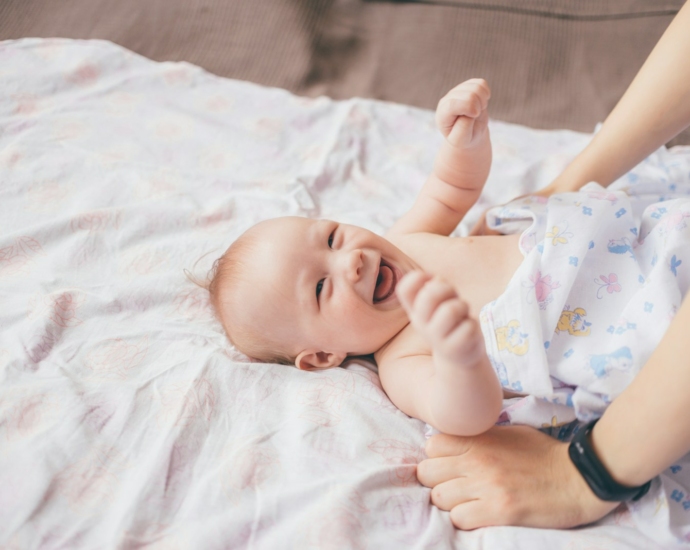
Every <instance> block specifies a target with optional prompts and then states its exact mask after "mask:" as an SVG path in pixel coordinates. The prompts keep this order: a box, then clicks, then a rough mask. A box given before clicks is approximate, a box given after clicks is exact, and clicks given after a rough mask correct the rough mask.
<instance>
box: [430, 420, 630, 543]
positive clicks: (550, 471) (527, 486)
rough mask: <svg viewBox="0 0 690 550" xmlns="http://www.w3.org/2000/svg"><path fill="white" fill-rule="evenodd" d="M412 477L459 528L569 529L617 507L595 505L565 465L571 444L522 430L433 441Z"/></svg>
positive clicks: (514, 428) (568, 463)
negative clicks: (521, 527)
mask: <svg viewBox="0 0 690 550" xmlns="http://www.w3.org/2000/svg"><path fill="white" fill-rule="evenodd" d="M426 453H427V456H429V458H428V459H427V460H423V461H422V462H420V463H419V464H418V466H417V478H418V479H419V481H420V482H421V483H422V485H425V486H427V487H431V488H433V489H432V491H431V500H432V502H433V503H434V504H435V505H436V506H438V507H439V508H440V509H441V510H447V511H450V517H451V521H452V522H453V525H455V526H456V527H457V528H458V529H465V530H469V529H476V528H478V527H486V526H489V525H521V526H525V527H550V528H561V529H563V528H568V527H575V526H577V525H583V524H586V523H591V522H593V521H596V520H598V519H599V518H602V517H603V516H605V515H606V514H607V513H608V512H610V511H611V510H613V509H614V508H616V506H617V505H618V504H617V503H615V502H605V501H602V500H599V499H598V498H597V497H596V496H595V495H594V493H592V491H591V490H590V488H589V486H588V485H587V484H586V482H585V481H584V479H583V478H582V476H581V475H580V473H579V472H578V471H577V469H576V468H575V466H574V465H573V464H572V462H571V461H570V457H569V456H568V444H567V443H562V442H560V441H558V440H556V439H553V438H551V437H549V436H547V435H545V434H543V433H541V432H540V431H538V430H535V429H533V428H529V427H526V426H511V427H494V428H492V429H491V430H489V431H488V432H486V433H483V434H481V435H479V436H475V437H460V436H450V435H445V434H438V435H435V436H433V437H432V438H431V439H429V441H427V445H426Z"/></svg>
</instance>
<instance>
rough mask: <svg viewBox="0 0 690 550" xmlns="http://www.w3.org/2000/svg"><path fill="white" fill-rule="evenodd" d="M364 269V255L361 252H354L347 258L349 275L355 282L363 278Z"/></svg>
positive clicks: (358, 250)
mask: <svg viewBox="0 0 690 550" xmlns="http://www.w3.org/2000/svg"><path fill="white" fill-rule="evenodd" d="M363 267H364V253H363V252H362V251H361V250H360V249H357V250H353V251H352V252H350V253H349V254H348V256H347V273H348V276H349V277H351V278H352V279H353V280H354V281H358V280H359V279H360V277H361V276H362V268H363Z"/></svg>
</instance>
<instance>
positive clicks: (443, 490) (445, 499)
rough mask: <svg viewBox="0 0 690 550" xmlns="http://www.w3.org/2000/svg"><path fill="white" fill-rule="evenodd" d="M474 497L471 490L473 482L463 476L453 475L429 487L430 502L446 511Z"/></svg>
mask: <svg viewBox="0 0 690 550" xmlns="http://www.w3.org/2000/svg"><path fill="white" fill-rule="evenodd" d="M475 498H477V495H476V491H474V490H473V483H472V482H471V481H469V480H468V479H467V478H464V477H455V478H453V479H450V480H448V481H444V482H443V483H439V484H438V485H435V486H434V488H433V489H431V503H432V504H433V505H434V506H436V507H437V508H440V509H441V510H445V511H446V512H448V511H450V510H452V509H453V508H454V507H455V506H457V505H458V504H462V503H463V502H468V501H470V500H473V499H475Z"/></svg>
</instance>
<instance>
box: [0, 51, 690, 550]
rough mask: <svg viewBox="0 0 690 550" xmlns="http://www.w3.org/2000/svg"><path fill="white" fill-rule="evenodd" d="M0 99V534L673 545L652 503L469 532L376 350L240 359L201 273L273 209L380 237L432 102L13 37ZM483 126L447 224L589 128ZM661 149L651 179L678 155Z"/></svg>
mask: <svg viewBox="0 0 690 550" xmlns="http://www.w3.org/2000/svg"><path fill="white" fill-rule="evenodd" d="M0 89H1V90H2V94H0V182H1V183H0V296H1V297H2V305H3V307H2V308H1V309H0V327H1V328H2V330H1V331H0V380H1V382H0V546H1V547H2V548H4V549H7V550H9V549H12V550H15V549H17V550H18V549H25V548H70V549H93V548H160V549H163V548H166V549H182V548H209V549H213V548H219V549H220V548H318V549H324V548H338V549H340V548H362V549H363V548H401V547H405V548H419V549H422V548H424V549H435V548H438V549H441V548H468V549H484V548H485V549H502V548H506V549H507V548H553V549H558V548H563V549H585V548H587V549H593V548H606V549H607V550H609V549H616V548H621V549H622V548H625V549H630V548H640V549H642V548H644V549H649V548H654V547H657V546H658V547H660V548H661V547H663V548H668V547H670V546H669V545H672V544H676V543H679V541H680V540H681V539H682V537H683V536H684V535H683V533H684V531H683V528H684V527H683V526H684V525H685V523H687V521H685V520H683V519H682V518H680V519H679V518H677V517H675V516H673V517H672V514H671V515H670V514H669V507H668V506H666V507H664V506H663V501H662V500H659V503H660V504H659V505H658V506H656V511H654V503H655V502H656V501H654V500H649V501H648V505H647V506H648V507H647V508H645V510H648V511H647V512H645V513H646V514H647V515H646V516H645V515H644V514H640V513H633V512H631V510H630V509H629V508H628V507H626V506H625V505H621V506H620V507H619V508H618V509H617V510H616V511H615V512H613V513H612V514H610V515H609V516H607V517H606V518H604V519H602V520H600V521H599V522H597V523H596V524H594V525H591V526H587V527H584V528H580V529H573V530H565V531H559V530H538V529H525V528H513V527H490V528H484V529H478V530H476V531H471V532H462V531H457V530H455V529H454V528H453V526H452V525H451V523H450V519H449V516H448V513H447V512H443V511H441V510H439V509H437V508H435V507H434V506H432V505H431V504H430V502H429V493H430V491H429V489H427V488H425V487H423V486H421V485H420V484H419V483H418V482H417V480H416V477H415V465H416V464H417V463H418V462H419V461H420V460H422V459H423V458H425V455H424V444H425V427H424V423H423V422H421V421H419V420H415V419H412V418H409V417H408V416H406V415H405V414H403V413H402V412H401V411H399V410H397V409H396V408H395V407H394V406H393V405H392V403H391V402H390V400H389V399H388V398H387V396H386V394H385V393H384V392H383V390H382V388H381V384H380V382H379V379H378V376H377V374H376V369H375V366H374V365H372V364H369V363H367V362H365V361H361V360H354V361H351V362H349V363H348V364H347V365H345V366H344V367H342V368H337V369H331V370H328V371H326V372H302V371H298V370H297V369H294V368H291V367H286V366H284V365H273V364H262V363H258V362H256V361H252V360H250V359H249V358H247V357H246V356H244V355H242V354H241V353H240V352H239V351H237V350H235V349H234V348H233V347H232V346H231V345H230V344H229V342H228V341H227V339H226V337H225V336H224V333H223V330H222V327H221V326H220V324H219V322H218V321H217V320H216V319H215V317H214V316H213V313H212V310H211V308H210V305H209V301H208V293H207V292H206V290H204V289H203V288H201V287H200V286H198V285H196V284H194V283H193V282H192V281H191V280H190V278H191V279H197V280H203V279H204V278H205V277H206V275H207V273H208V270H209V269H210V267H211V265H212V263H213V261H214V260H215V259H216V258H217V257H218V256H219V255H220V254H222V252H223V251H224V250H225V248H227V246H229V244H230V243H231V242H232V241H233V239H235V238H236V237H237V236H238V235H239V234H241V233H242V232H243V231H244V230H245V229H247V228H248V227H250V226H251V225H253V224H254V223H256V222H258V221H260V220H263V219H266V218H270V217H274V216H280V215H299V216H308V217H318V218H335V219H338V220H340V221H342V222H346V223H354V224H359V225H361V226H364V227H366V228H368V229H371V230H373V231H375V232H377V233H383V232H384V231H385V229H386V228H388V227H390V226H391V225H392V223H393V221H394V220H395V219H396V218H397V217H398V216H400V215H401V214H402V213H403V212H404V211H405V210H406V209H407V208H409V206H410V205H411V203H412V201H413V200H414V198H415V196H416V194H417V193H418V191H419V189H420V187H421V186H422V184H423V183H424V180H425V178H426V176H427V175H428V173H429V172H430V170H431V167H432V163H433V159H434V156H435V153H436V151H437V150H438V148H439V146H440V144H441V139H442V137H441V135H440V133H439V132H438V131H437V130H436V128H435V124H434V113H433V111H430V110H424V109H419V108H415V107H409V106H405V105H400V104H395V103H388V102H383V101H376V100H369V99H361V98H353V99H349V100H341V101H334V100H331V99H329V98H327V97H317V98H313V99H311V98H304V97H298V96H295V95H293V94H291V93H289V92H287V91H285V90H282V89H278V88H269V87H264V86H259V85H256V84H252V83H249V82H245V81H240V80H231V79H225V78H220V77H217V76H213V75H211V74H209V73H207V72H205V71H203V70H202V69H200V68H198V67H196V66H193V65H190V64H187V63H171V62H164V63H157V62H153V61H150V60H148V59H146V58H143V57H141V56H138V55H136V54H133V53H132V52H130V51H128V50H126V49H124V48H122V47H119V46H116V45H114V44H112V43H110V42H106V41H99V40H86V41H80V40H66V39H21V40H15V41H5V42H0ZM490 130H491V134H492V138H493V144H494V165H493V168H492V172H491V175H490V178H489V181H488V183H487V186H486V189H485V192H484V193H483V195H482V197H481V199H480V201H479V202H478V204H477V205H476V206H475V207H474V208H473V209H472V210H471V211H470V213H469V214H468V216H467V218H466V220H465V221H464V222H463V224H461V225H460V226H459V227H458V229H457V230H456V232H455V235H464V234H466V233H467V231H468V228H469V227H470V226H471V225H472V223H473V222H474V221H475V220H476V219H477V217H478V216H479V214H480V213H481V212H482V211H483V210H484V209H485V208H486V207H487V206H488V205H491V204H499V203H502V202H505V201H507V200H508V199H510V198H512V197H514V196H516V195H518V194H521V193H525V192H529V191H531V190H534V189H537V188H539V187H541V186H543V185H545V184H547V183H548V182H549V181H551V179H552V178H553V177H554V176H555V175H557V174H558V173H559V171H560V170H562V169H563V167H564V166H565V165H566V164H567V163H568V162H569V161H570V160H571V159H572V158H573V157H574V156H575V155H576V154H577V153H578V152H579V151H580V150H581V149H582V148H583V147H584V146H585V145H586V144H587V143H588V141H589V139H590V138H591V134H586V133H576V132H571V131H565V130H564V131H555V130H554V131H544V130H533V129H530V128H527V127H523V126H517V125H512V124H507V123H502V122H499V121H496V120H492V121H491V122H490ZM593 130H594V129H593ZM656 155H657V156H656V158H657V161H656V162H657V165H656V166H657V169H659V166H661V167H662V168H663V167H665V166H670V165H672V164H673V159H683V161H684V162H685V161H687V159H688V158H689V157H690V152H689V151H688V150H686V149H682V148H677V149H674V150H673V151H670V152H669V151H666V150H663V151H660V152H658V153H657V154H656ZM688 469H689V470H690V467H689V468H688ZM688 486H690V484H688ZM686 492H687V491H686ZM659 494H660V493H658V491H657V493H656V495H657V496H656V497H654V496H653V495H652V497H650V498H660V497H659V496H658V495H659ZM649 510H651V511H649ZM652 512H654V513H653V514H652ZM647 516H649V517H647ZM684 521H685V523H684Z"/></svg>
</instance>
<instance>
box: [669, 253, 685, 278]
mask: <svg viewBox="0 0 690 550" xmlns="http://www.w3.org/2000/svg"><path fill="white" fill-rule="evenodd" d="M682 263H683V260H679V259H677V258H676V255H675V254H674V255H673V258H671V266H670V267H671V271H672V272H673V275H674V276H676V277H678V273H677V271H676V268H678V266H680V264H682Z"/></svg>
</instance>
